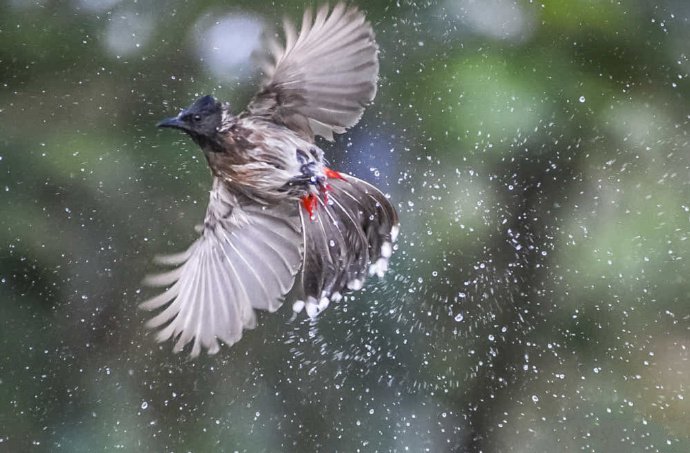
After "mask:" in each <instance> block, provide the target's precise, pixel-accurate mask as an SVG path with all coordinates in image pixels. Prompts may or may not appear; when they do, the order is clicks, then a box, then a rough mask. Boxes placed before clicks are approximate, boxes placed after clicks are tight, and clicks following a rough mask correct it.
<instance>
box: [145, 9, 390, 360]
mask: <svg viewBox="0 0 690 453" xmlns="http://www.w3.org/2000/svg"><path fill="white" fill-rule="evenodd" d="M285 34H286V40H287V42H286V45H285V47H280V46H279V45H277V44H276V43H273V44H271V45H270V47H271V49H272V61H270V62H267V64H266V65H265V72H266V75H267V78H266V81H265V82H264V85H263V87H262V89H261V91H260V92H259V93H258V94H257V95H256V96H255V98H254V99H253V100H252V102H251V103H250V105H249V106H248V108H247V110H246V111H244V112H242V113H240V114H238V115H234V114H233V113H232V112H231V110H230V106H229V104H227V103H220V102H218V101H216V100H215V99H214V98H212V97H211V96H204V97H202V98H200V99H198V100H197V101H196V102H195V103H194V104H192V105H191V106H190V107H189V108H187V109H185V110H183V111H182V112H181V113H180V114H179V115H178V116H176V117H174V118H170V119H168V120H165V121H163V122H161V123H160V124H159V126H163V127H173V128H177V129H181V130H183V131H185V132H186V133H187V134H189V135H190V136H191V137H192V139H193V140H194V141H195V142H196V143H197V144H198V145H199V146H200V147H201V149H202V150H203V152H204V155H205V156H206V159H207V161H208V165H209V167H210V169H211V172H212V174H213V183H212V188H211V192H210V198H209V205H208V208H207V211H206V216H205V218H204V224H203V227H202V229H201V236H200V237H199V239H197V240H196V241H195V242H194V244H193V245H192V246H191V247H190V248H189V249H188V250H187V251H185V252H183V253H180V254H178V255H172V256H165V257H159V258H158V259H157V261H158V263H159V264H162V265H167V266H177V267H174V268H173V269H172V270H171V271H169V272H165V273H162V274H158V275H154V276H150V277H148V278H147V279H146V283H148V284H149V285H152V286H161V287H167V290H166V291H165V292H163V293H162V294H160V295H158V296H156V297H154V298H152V299H149V300H148V301H146V302H144V303H143V304H142V307H143V308H145V309H148V310H156V309H161V311H160V312H159V313H158V314H157V315H156V316H154V317H153V318H152V319H151V320H150V321H149V323H148V325H149V327H152V328H156V329H160V330H159V332H158V339H159V341H164V340H167V339H170V338H176V339H177V343H176V346H175V349H176V350H181V349H182V348H183V347H184V346H185V345H186V344H187V343H189V342H191V341H193V342H194V344H193V347H192V355H197V354H198V353H199V352H200V351H201V349H202V348H205V349H208V351H209V353H215V352H216V351H218V349H219V342H218V341H219V340H220V341H222V342H225V343H226V344H228V345H231V344H233V343H235V342H236V341H238V340H239V339H240V337H241V335H242V331H243V329H246V328H252V327H254V325H255V314H254V309H263V310H268V311H274V310H277V309H278V308H279V307H280V305H281V304H282V302H283V300H284V299H285V297H286V296H287V295H288V293H289V294H290V295H291V296H292V297H294V299H295V303H294V304H293V308H294V309H295V311H301V310H302V309H303V308H304V307H306V309H307V313H308V315H309V316H311V317H313V316H316V315H317V314H318V313H320V312H321V311H322V310H323V309H325V308H326V306H328V304H329V303H330V302H331V301H338V300H340V298H341V295H342V294H343V293H344V292H347V291H352V290H358V289H360V288H361V287H362V285H363V283H364V280H365V278H366V277H367V275H371V274H377V275H379V276H382V275H383V273H384V272H385V271H386V269H387V267H388V259H389V257H390V256H391V253H392V250H393V243H394V242H395V238H396V236H397V231H398V216H397V213H396V211H395V209H394V208H393V206H392V205H391V203H390V202H389V201H388V199H387V198H386V197H385V196H384V195H383V194H382V193H381V192H380V191H379V190H378V189H376V188H374V187H373V186H371V185H370V184H368V183H366V182H364V181H361V180H359V179H357V178H355V177H353V176H349V175H345V174H342V173H339V172H337V171H335V170H332V169H330V168H328V167H327V166H326V164H325V161H324V157H323V151H322V150H321V148H319V147H318V146H317V145H316V142H315V136H316V135H321V136H322V137H324V138H326V139H329V140H330V139H332V137H333V133H343V132H345V130H346V128H348V127H351V126H353V125H354V124H356V123H357V122H358V120H359V118H360V116H361V114H362V111H363V109H364V106H365V105H366V104H367V103H368V102H370V101H371V100H372V99H373V97H374V95H375V92H376V78H377V75H378V59H377V47H376V43H375V41H374V35H373V32H372V30H371V26H370V25H369V23H367V22H366V21H365V19H364V16H363V15H362V14H361V13H360V12H359V11H358V10H357V9H355V8H346V7H345V6H344V5H343V4H338V5H336V6H335V7H334V8H333V10H332V11H329V9H328V8H327V7H322V8H321V9H320V10H319V12H318V14H317V16H316V17H315V19H314V20H312V16H311V13H310V12H306V13H305V16H304V19H303V22H302V28H301V30H300V32H299V34H297V32H296V30H295V29H294V27H292V25H290V24H289V23H288V22H286V24H285Z"/></svg>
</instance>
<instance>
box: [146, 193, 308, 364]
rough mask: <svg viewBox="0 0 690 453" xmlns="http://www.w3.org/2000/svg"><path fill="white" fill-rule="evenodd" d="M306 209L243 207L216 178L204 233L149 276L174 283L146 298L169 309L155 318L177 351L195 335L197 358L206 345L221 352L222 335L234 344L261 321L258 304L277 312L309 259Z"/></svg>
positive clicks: (150, 280) (151, 281)
mask: <svg viewBox="0 0 690 453" xmlns="http://www.w3.org/2000/svg"><path fill="white" fill-rule="evenodd" d="M298 209H299V208H298V207H297V206H296V203H284V204H283V205H279V206H274V207H265V206H260V205H257V204H248V205H243V206H238V203H237V201H236V199H235V198H234V197H233V195H231V194H230V193H229V192H228V191H227V189H225V186H224V184H223V183H221V182H220V181H219V180H218V179H216V180H215V181H214V186H213V190H212V191H211V197H210V202H209V207H208V210H207V213H206V219H205V221H204V227H203V230H202V233H201V237H199V239H197V240H196V241H195V242H194V244H192V246H191V247H190V248H189V249H188V250H187V251H185V252H183V253H180V254H178V255H173V256H165V257H159V258H158V259H157V261H158V263H159V264H164V265H169V266H177V267H176V268H175V269H173V270H171V271H169V272H165V273H162V274H158V275H153V276H149V277H147V278H146V279H145V283H146V284H148V285H150V286H158V287H168V288H167V290H166V291H165V292H164V293H162V294H160V295H158V296H156V297H153V298H152V299H149V300H148V301H146V302H144V303H142V304H141V308H144V309H146V310H158V309H162V310H161V311H160V312H159V313H158V314H156V316H154V317H153V318H152V319H151V320H150V321H149V322H148V324H147V326H148V327H150V328H152V329H157V330H158V334H157V339H158V341H165V340H168V339H170V338H173V339H177V343H176V344H175V351H176V352H178V351H180V350H182V348H184V346H185V345H186V344H187V343H189V342H191V341H193V342H194V345H193V347H192V351H191V355H192V356H193V357H194V356H197V355H198V354H199V352H200V351H201V349H202V348H203V349H207V350H208V352H209V353H210V354H213V353H215V352H217V351H218V349H219V344H218V340H221V341H223V342H225V343H226V344H228V345H232V344H233V343H235V342H237V341H238V340H239V339H240V337H241V336H242V331H243V329H250V328H253V327H254V325H255V323H256V319H255V314H254V308H258V309H262V310H268V311H275V310H277V309H278V307H280V305H281V303H282V300H283V298H284V296H285V294H287V292H288V291H289V290H290V288H291V287H292V286H293V283H294V281H295V275H296V274H297V272H298V270H299V267H300V265H301V261H302V247H303V246H302V239H303V238H302V231H301V225H300V218H299V214H298V213H297V211H298Z"/></svg>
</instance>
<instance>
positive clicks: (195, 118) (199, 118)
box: [192, 114, 201, 121]
mask: <svg viewBox="0 0 690 453" xmlns="http://www.w3.org/2000/svg"><path fill="white" fill-rule="evenodd" d="M192 118H193V119H194V121H201V115H199V114H196V115H194V116H193V117H192Z"/></svg>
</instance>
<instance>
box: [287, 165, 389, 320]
mask: <svg viewBox="0 0 690 453" xmlns="http://www.w3.org/2000/svg"><path fill="white" fill-rule="evenodd" d="M329 171H330V170H329ZM331 173H332V174H331V175H330V176H331V177H330V178H329V179H328V191H327V192H326V193H324V194H323V196H321V197H314V198H313V199H312V205H311V206H309V209H306V206H305V209H300V213H301V217H302V231H303V234H304V263H303V266H302V275H301V286H302V290H303V291H301V292H302V297H304V300H299V301H297V302H296V303H295V305H294V307H293V308H294V309H295V311H301V309H302V308H304V307H305V306H306V308H307V313H308V314H309V316H315V315H317V314H318V313H319V312H321V311H322V310H323V309H324V308H326V307H327V306H328V304H329V303H330V302H331V301H334V302H337V301H338V300H340V298H341V297H342V295H343V294H344V293H346V292H348V291H355V290H358V289H360V288H361V287H362V286H363V284H364V280H365V279H366V277H367V276H369V275H378V276H379V277H382V276H383V274H384V273H385V272H386V270H387V269H388V260H389V258H390V256H391V253H392V252H393V244H394V242H395V240H396V238H397V235H398V230H399V220H398V213H397V212H396V211H395V208H394V207H393V205H392V204H391V203H390V201H388V199H387V198H386V197H385V195H383V194H382V193H381V192H380V191H379V190H378V189H376V188H375V187H374V186H372V185H371V184H369V183H367V182H364V181H362V180H360V179H357V178H355V177H353V176H349V175H341V174H340V173H336V172H332V171H331ZM313 203H315V205H313Z"/></svg>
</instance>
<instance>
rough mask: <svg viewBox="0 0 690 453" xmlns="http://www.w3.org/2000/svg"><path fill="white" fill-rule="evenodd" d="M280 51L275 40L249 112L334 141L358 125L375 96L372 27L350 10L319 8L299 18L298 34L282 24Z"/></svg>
mask: <svg viewBox="0 0 690 453" xmlns="http://www.w3.org/2000/svg"><path fill="white" fill-rule="evenodd" d="M284 28H285V40H286V42H285V46H282V45H281V44H279V43H278V42H277V41H276V40H275V39H272V40H271V41H270V42H268V45H267V47H268V51H269V52H270V55H269V58H268V60H267V61H266V62H265V64H263V70H264V72H265V80H264V83H263V86H262V89H261V90H260V91H259V93H258V94H257V95H256V96H255V97H254V99H253V100H252V101H251V103H250V104H249V112H250V113H251V114H254V115H261V116H268V117H270V118H271V119H272V120H273V121H276V122H278V123H280V124H284V125H286V126H287V127H290V128H292V129H294V130H296V131H298V132H300V133H303V134H305V135H307V136H308V137H310V138H311V137H313V135H321V136H322V137H324V138H326V139H328V140H333V133H334V132H335V133H336V134H342V133H343V132H345V129H346V128H349V127H351V126H354V125H355V124H357V122H358V121H359V119H360V118H361V116H362V113H363V111H364V107H365V106H366V105H367V104H368V103H369V102H371V101H372V100H373V99H374V96H375V95H376V80H377V78H378V72H379V62H378V47H377V45H376V41H375V39H374V32H373V30H372V29H371V25H370V24H369V22H367V21H366V19H365V17H364V14H362V12H360V11H359V10H358V9H357V8H355V7H347V6H345V4H343V3H338V4H337V5H336V6H335V7H334V8H333V10H332V11H330V13H329V8H328V5H324V6H322V7H321V8H320V9H319V11H318V12H317V14H316V17H315V18H313V19H312V12H311V10H307V11H306V12H305V13H304V17H303V19H302V27H301V29H300V31H299V33H298V32H297V30H296V28H295V27H294V25H293V24H292V23H291V22H289V21H288V20H285V23H284Z"/></svg>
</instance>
